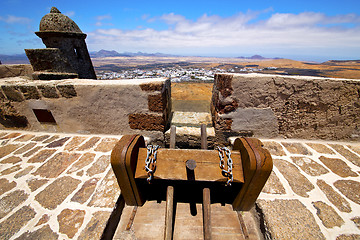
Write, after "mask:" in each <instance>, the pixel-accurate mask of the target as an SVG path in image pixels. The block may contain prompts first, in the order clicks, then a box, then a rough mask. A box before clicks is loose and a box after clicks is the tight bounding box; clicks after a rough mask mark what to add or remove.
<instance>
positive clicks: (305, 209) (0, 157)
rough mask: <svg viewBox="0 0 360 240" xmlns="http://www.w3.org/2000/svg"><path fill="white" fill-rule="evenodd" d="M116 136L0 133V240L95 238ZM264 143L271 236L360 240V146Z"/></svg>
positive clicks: (108, 192)
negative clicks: (269, 160) (268, 157)
mask: <svg viewBox="0 0 360 240" xmlns="http://www.w3.org/2000/svg"><path fill="white" fill-rule="evenodd" d="M120 137H121V136H89V135H71V134H48V133H33V132H17V131H0V239H99V238H100V235H101V233H102V231H103V230H104V227H105V225H106V222H107V220H108V218H109V216H110V213H111V211H112V210H113V207H114V205H115V201H116V200H117V198H118V196H119V193H120V191H119V188H118V185H117V182H116V179H115V178H114V175H113V173H112V170H111V167H110V164H109V163H110V160H109V156H110V153H111V149H112V147H113V146H114V144H115V142H116V141H117V140H118V139H119V138H120ZM263 142H264V143H265V146H266V147H267V148H268V149H269V150H270V151H271V154H272V156H273V159H274V171H273V173H272V175H271V177H270V179H269V182H268V183H267V185H266V186H265V188H264V189H263V192H262V193H261V195H260V198H259V200H258V201H257V210H258V212H259V213H260V217H261V218H262V220H263V222H264V224H263V225H262V226H261V227H262V228H263V229H265V230H266V233H267V234H268V236H270V237H272V238H276V239H360V177H359V174H360V143H336V142H323V141H321V142H317V141H305V140H263ZM135 221H136V217H135Z"/></svg>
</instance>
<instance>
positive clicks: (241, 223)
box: [236, 211, 249, 239]
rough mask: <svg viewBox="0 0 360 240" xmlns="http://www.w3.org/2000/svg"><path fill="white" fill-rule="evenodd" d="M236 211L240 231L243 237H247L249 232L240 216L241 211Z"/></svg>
mask: <svg viewBox="0 0 360 240" xmlns="http://www.w3.org/2000/svg"><path fill="white" fill-rule="evenodd" d="M236 213H237V215H238V219H239V223H240V229H241V232H242V233H243V235H244V238H245V239H249V233H248V231H247V229H246V225H245V221H244V218H243V217H242V213H241V212H240V211H236Z"/></svg>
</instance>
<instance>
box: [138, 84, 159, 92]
mask: <svg viewBox="0 0 360 240" xmlns="http://www.w3.org/2000/svg"><path fill="white" fill-rule="evenodd" d="M163 87H164V83H162V82H161V83H142V84H140V88H141V90H143V91H146V92H154V91H162V89H163Z"/></svg>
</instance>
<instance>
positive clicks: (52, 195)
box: [35, 176, 81, 209]
mask: <svg viewBox="0 0 360 240" xmlns="http://www.w3.org/2000/svg"><path fill="white" fill-rule="evenodd" d="M80 182H81V181H80V180H78V179H74V178H72V177H69V176H66V177H61V178H58V179H56V180H55V181H54V182H52V183H51V184H50V185H49V186H47V187H46V188H45V189H44V190H43V191H41V192H40V193H39V194H37V195H36V196H35V200H36V201H38V202H39V203H40V204H41V206H43V207H44V208H47V209H55V208H56V207H57V206H58V205H59V204H61V203H62V202H63V201H64V200H65V198H67V197H68V196H69V195H70V194H71V193H72V192H73V191H74V190H75V189H76V188H77V186H78V185H79V184H80ZM64 186H66V187H64Z"/></svg>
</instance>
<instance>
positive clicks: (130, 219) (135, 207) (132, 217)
mask: <svg viewBox="0 0 360 240" xmlns="http://www.w3.org/2000/svg"><path fill="white" fill-rule="evenodd" d="M137 208H138V207H137V206H134V208H133V210H132V212H131V215H130V218H129V222H128V224H127V225H126V229H125V230H126V231H129V230H130V229H131V226H132V225H133V223H134V218H135V215H136V211H137Z"/></svg>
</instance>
